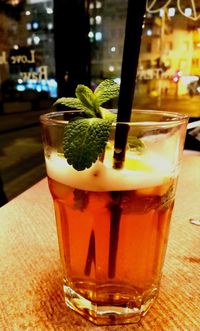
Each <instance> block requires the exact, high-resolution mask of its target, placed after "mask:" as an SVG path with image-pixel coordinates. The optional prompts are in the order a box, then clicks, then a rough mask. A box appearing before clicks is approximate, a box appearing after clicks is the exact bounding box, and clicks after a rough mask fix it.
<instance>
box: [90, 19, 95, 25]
mask: <svg viewBox="0 0 200 331" xmlns="http://www.w3.org/2000/svg"><path fill="white" fill-rule="evenodd" d="M90 24H91V25H93V24H94V17H90Z"/></svg>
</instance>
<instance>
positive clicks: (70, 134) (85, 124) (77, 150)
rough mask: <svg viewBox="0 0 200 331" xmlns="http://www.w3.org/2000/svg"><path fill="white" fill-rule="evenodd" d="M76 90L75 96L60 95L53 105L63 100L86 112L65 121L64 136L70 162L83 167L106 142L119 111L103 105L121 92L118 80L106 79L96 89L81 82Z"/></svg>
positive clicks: (63, 102) (65, 152)
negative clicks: (115, 112) (82, 116)
mask: <svg viewBox="0 0 200 331" xmlns="http://www.w3.org/2000/svg"><path fill="white" fill-rule="evenodd" d="M75 94H76V98H60V99H58V100H57V101H56V102H55V104H54V105H57V104H62V105H65V106H68V107H70V108H74V109H80V110H83V111H84V113H85V116H86V118H81V117H77V118H74V119H73V120H71V121H70V122H69V123H68V124H67V125H66V127H65V129H64V139H63V149H64V156H65V158H66V159H67V162H68V163H69V164H70V165H72V166H73V167H74V168H75V169H76V170H78V171H80V170H84V169H86V168H90V167H91V165H92V163H93V162H95V161H96V160H97V158H98V156H99V155H100V154H101V153H102V151H103V150H104V148H105V146H106V143H107V140H108V137H109V134H110V130H111V126H112V122H113V121H115V120H116V115H115V114H113V113H111V112H110V111H109V110H107V109H106V108H103V107H102V106H101V105H102V104H103V103H105V102H106V101H108V100H110V99H112V98H115V97H117V96H118V94H119V84H117V83H115V82H114V81H112V80H109V79H106V80H104V81H103V82H102V83H100V84H99V85H98V87H97V88H96V89H95V91H94V92H93V91H92V90H91V89H90V88H89V87H87V86H85V85H82V84H80V85H78V86H77V88H76V92H75Z"/></svg>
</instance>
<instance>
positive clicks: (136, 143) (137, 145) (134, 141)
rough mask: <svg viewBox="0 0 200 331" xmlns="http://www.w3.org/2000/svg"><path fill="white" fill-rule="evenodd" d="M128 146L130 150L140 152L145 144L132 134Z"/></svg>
mask: <svg viewBox="0 0 200 331" xmlns="http://www.w3.org/2000/svg"><path fill="white" fill-rule="evenodd" d="M128 147H129V149H130V150H136V151H137V152H141V151H142V150H143V149H144V148H145V145H144V143H143V142H142V141H141V140H140V139H139V138H137V137H136V136H132V137H130V138H129V142H128Z"/></svg>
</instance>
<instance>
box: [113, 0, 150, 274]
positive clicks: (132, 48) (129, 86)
mask: <svg viewBox="0 0 200 331" xmlns="http://www.w3.org/2000/svg"><path fill="white" fill-rule="evenodd" d="M145 8H146V0H139V1H136V0H129V1H128V9H127V18H126V29H125V39H124V51H123V59H122V70H121V85H120V93H119V101H118V115H117V122H129V121H130V118H131V111H132V105H133V97H134V91H135V82H136V75H137V66H138V58H139V52H140V44H141V36H142V29H143V21H144V13H145ZM128 130H129V127H128V125H127V124H125V123H124V124H120V125H117V127H116V133H115V148H114V164H113V167H114V168H116V169H120V168H122V166H123V162H124V159H125V153H126V144H127V135H128ZM120 201H121V200H120ZM118 204H120V202H118ZM121 211H122V209H121V208H120V205H119V206H118V208H117V210H115V211H113V210H112V209H111V220H110V249H109V271H108V276H109V278H114V277H115V273H116V258H117V248H118V239H119V238H118V237H119V227H120V218H121Z"/></svg>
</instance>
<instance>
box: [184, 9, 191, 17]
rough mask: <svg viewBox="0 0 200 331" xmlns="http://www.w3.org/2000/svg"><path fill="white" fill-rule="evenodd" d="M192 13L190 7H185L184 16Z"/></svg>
mask: <svg viewBox="0 0 200 331" xmlns="http://www.w3.org/2000/svg"><path fill="white" fill-rule="evenodd" d="M191 15H192V8H185V16H191Z"/></svg>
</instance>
